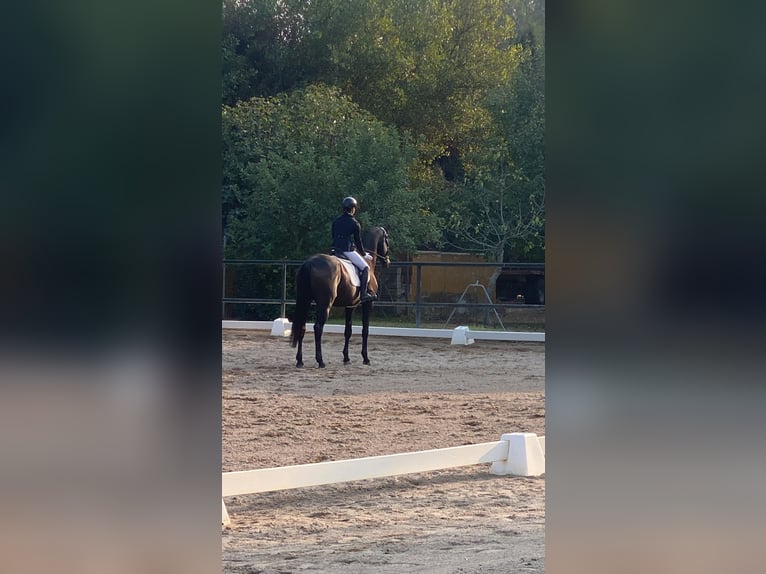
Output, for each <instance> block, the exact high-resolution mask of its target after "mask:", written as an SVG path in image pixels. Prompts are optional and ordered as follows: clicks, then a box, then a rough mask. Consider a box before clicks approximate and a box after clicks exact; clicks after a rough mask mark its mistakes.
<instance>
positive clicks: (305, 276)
mask: <svg viewBox="0 0 766 574" xmlns="http://www.w3.org/2000/svg"><path fill="white" fill-rule="evenodd" d="M310 307H311V264H310V263H309V262H308V261H307V262H305V263H304V264H303V265H301V266H300V268H299V269H298V273H297V274H296V275H295V317H293V325H292V328H291V329H290V344H291V345H292V346H293V347H295V346H296V345H297V344H298V340H299V339H300V338H301V335H302V334H303V331H304V330H305V328H306V321H307V320H308V316H309V308H310Z"/></svg>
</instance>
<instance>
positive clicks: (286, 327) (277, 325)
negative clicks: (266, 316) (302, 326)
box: [271, 317, 292, 337]
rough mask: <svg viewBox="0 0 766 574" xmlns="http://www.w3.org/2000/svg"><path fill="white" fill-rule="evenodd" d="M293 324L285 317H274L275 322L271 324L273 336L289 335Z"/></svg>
mask: <svg viewBox="0 0 766 574" xmlns="http://www.w3.org/2000/svg"><path fill="white" fill-rule="evenodd" d="M291 327H292V324H291V323H290V321H288V320H287V319H285V318H284V317H280V318H279V319H274V323H273V324H272V326H271V336H272V337H289V336H290V329H291Z"/></svg>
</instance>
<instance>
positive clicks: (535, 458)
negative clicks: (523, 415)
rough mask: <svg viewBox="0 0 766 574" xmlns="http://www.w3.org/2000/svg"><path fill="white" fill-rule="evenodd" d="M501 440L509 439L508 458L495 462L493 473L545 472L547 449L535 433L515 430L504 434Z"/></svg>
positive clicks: (515, 474) (524, 474)
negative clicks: (544, 448)
mask: <svg viewBox="0 0 766 574" xmlns="http://www.w3.org/2000/svg"><path fill="white" fill-rule="evenodd" d="M500 440H507V441H508V458H507V459H506V460H504V461H499V462H493V463H492V467H491V468H490V470H489V471H490V472H491V473H492V474H512V475H514V476H540V475H541V474H545V451H544V450H543V448H542V445H541V444H540V439H539V438H538V436H537V435H536V434H535V433H531V432H514V433H508V434H504V435H503V436H502V437H500Z"/></svg>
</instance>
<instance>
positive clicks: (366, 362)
mask: <svg viewBox="0 0 766 574" xmlns="http://www.w3.org/2000/svg"><path fill="white" fill-rule="evenodd" d="M362 364H364V365H369V364H370V359H365V360H364V361H362Z"/></svg>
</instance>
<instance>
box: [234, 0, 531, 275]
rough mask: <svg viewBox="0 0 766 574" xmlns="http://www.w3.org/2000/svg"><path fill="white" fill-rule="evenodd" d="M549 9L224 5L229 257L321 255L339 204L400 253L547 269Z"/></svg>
mask: <svg viewBox="0 0 766 574" xmlns="http://www.w3.org/2000/svg"><path fill="white" fill-rule="evenodd" d="M543 21H544V12H543V5H542V3H541V1H540V0H366V1H365V2H353V3H349V2H344V1H343V0H323V1H322V2H309V1H307V0H224V6H223V38H222V58H223V70H224V77H223V103H224V106H223V154H224V157H223V161H224V178H223V218H224V228H225V231H226V233H227V235H228V236H229V239H230V241H229V243H228V244H229V246H230V249H232V252H231V253H232V254H236V255H238V256H241V257H263V258H297V259H300V258H303V257H305V256H307V255H309V254H311V253H313V252H316V251H324V250H326V248H327V245H328V242H329V228H330V222H331V221H332V219H333V217H334V216H335V215H337V213H338V210H339V203H340V199H341V198H342V197H343V196H345V195H354V196H355V197H357V199H359V200H360V203H361V209H360V212H359V214H358V218H359V219H360V220H361V221H362V224H363V226H369V225H385V226H386V227H388V228H389V229H390V231H391V235H392V238H393V239H394V244H393V245H392V247H393V248H394V249H395V250H396V252H398V253H400V254H402V253H406V252H412V251H413V250H415V249H417V248H419V247H431V248H433V247H441V246H444V245H447V246H450V247H451V248H455V247H457V248H460V249H467V250H475V251H478V252H481V253H484V254H486V255H487V256H488V257H490V258H492V259H493V260H503V259H506V260H507V259H519V258H525V257H526V258H530V257H532V258H537V259H539V258H541V256H542V249H543V245H544V235H543V228H544V210H543V205H544V178H543V173H544V172H543V165H544V146H543V136H544V49H543V46H542V42H543V38H542V34H543Z"/></svg>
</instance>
